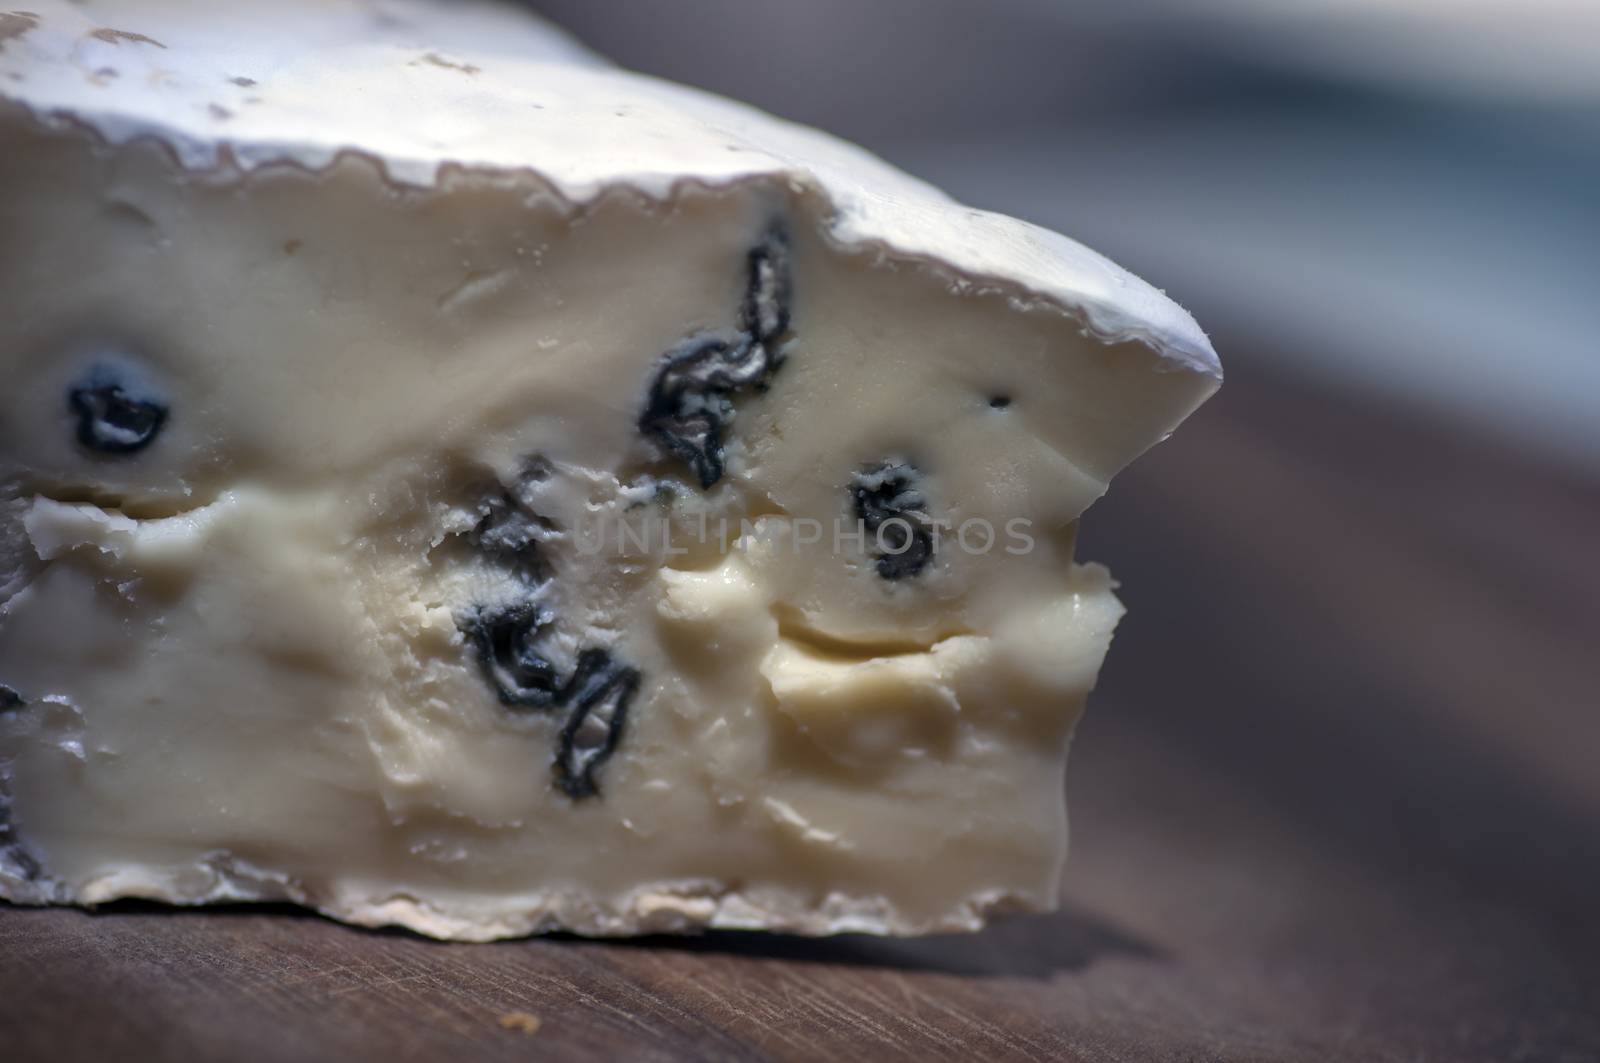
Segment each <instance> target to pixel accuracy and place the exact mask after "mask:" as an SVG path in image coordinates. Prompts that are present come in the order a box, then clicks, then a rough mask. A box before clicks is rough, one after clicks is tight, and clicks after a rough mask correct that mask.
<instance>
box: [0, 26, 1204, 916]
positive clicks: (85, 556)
mask: <svg viewBox="0 0 1600 1063" xmlns="http://www.w3.org/2000/svg"><path fill="white" fill-rule="evenodd" d="M0 234H3V239H0V303H3V305H4V306H5V307H6V308H7V311H6V313H5V314H3V315H0V378H3V380H4V387H3V389H0V897H4V898H7V899H10V900H12V901H15V902H19V903H79V904H94V903H98V902H102V901H107V900H110V899H113V898H118V897H145V898H156V899H161V900H166V901H172V902H177V903H203V902H211V901H238V900H289V901H293V902H297V903H299V904H303V905H308V906H312V907H315V908H317V909H319V910H321V911H323V912H326V913H328V914H330V915H332V916H335V917H337V918H339V919H344V920H348V921H351V922H355V923H363V924H401V925H404V926H407V927H410V928H412V929H414V930H417V931H420V932H422V933H425V934H431V935H436V936H440V937H449V938H461V939H489V938H496V937H503V936H508V935H517V934H525V933H530V932H538V931H545V930H552V929H565V930H571V931H576V932H579V933H584V934H633V933H646V932H657V931H677V930H685V929H693V928H699V927H744V928H766V929H774V930H785V931H793V932H799V933H806V934H822V933H830V932H838V931H867V932H873V933H896V934H910V933H922V932H931V931H943V930H952V929H971V928H975V927H977V926H980V925H981V924H982V923H983V921H984V920H985V919H986V918H987V917H988V916H989V915H990V914H991V913H994V912H996V911H1001V910H1015V909H1032V910H1040V909H1049V908H1051V907H1053V906H1054V905H1055V903H1056V899H1057V887H1058V879H1059V875H1060V870H1061V865H1062V860H1063V856H1064V852H1065V845H1066V818H1065V809H1064V807H1063V796H1062V793H1063V791H1062V785H1063V771H1064V763H1065V756H1066V750H1067V744H1068V739H1069V737H1070V735H1071V732H1072V729H1073V725H1074V723H1075V721H1076V720H1077V719H1078V716H1079V714H1080V712H1081V710H1082V707H1083V703H1084V698H1085V696H1086V695H1087V693H1088V692H1089V690H1090V688H1091V686H1092V685H1093V683H1094V679H1095V673H1096V671H1097V669H1098V667H1099V664H1100V661H1101V659H1102V657H1103V655H1104V654H1105V652H1106V649H1107V646H1108V644H1109V641H1110V638H1111V633H1112V629H1113V627H1114V626H1115V624H1116V622H1117V618H1118V616H1119V615H1120V612H1121V609H1120V606H1119V605H1118V603H1117V601H1116V598H1115V597H1114V596H1113V593H1112V583H1111V580H1110V578H1109V577H1108V575H1107V574H1106V572H1105V571H1104V570H1103V569H1100V568H1098V567H1095V566H1093V565H1083V566H1080V565H1078V564H1076V563H1075V562H1074V560H1073V541H1074V536H1075V532H1076V529H1077V526H1078V523H1077V522H1078V519H1079V517H1080V515H1081V514H1082V513H1083V512H1084V510H1085V509H1086V508H1087V507H1088V506H1089V505H1090V504H1091V503H1092V502H1093V501H1094V500H1095V499H1096V498H1098V497H1099V496H1100V495H1101V493H1102V492H1103V491H1104V490H1105V488H1106V484H1107V482H1108V481H1109V480H1110V478H1111V476H1112V475H1113V474H1114V473H1115V472H1116V471H1117V470H1118V469H1120V468H1121V467H1122V466H1123V465H1125V464H1126V463H1127V462H1129V461H1130V460H1132V459H1133V458H1134V457H1135V456H1137V455H1138V454H1139V453H1140V452H1142V451H1143V450H1145V449H1146V448H1148V447H1149V446H1151V445H1152V444H1154V443H1156V442H1157V441H1159V440H1161V439H1163V438H1164V437H1165V436H1166V435H1167V434H1168V433H1169V432H1171V431H1172V429H1173V428H1174V426H1176V425H1177V424H1178V423H1179V422H1180V421H1181V420H1183V418H1184V417H1185V416H1187V415H1188V414H1189V413H1190V412H1191V411H1192V410H1194V409H1195V407H1197V406H1198V405H1199V404H1200V403H1201V402H1203V401H1204V400H1205V399H1206V398H1207V397H1208V396H1209V395H1210V394H1211V393H1212V392H1213V391H1214V390H1215V388H1216V387H1217V385H1218V383H1219V381H1220V377H1221V370H1220V367H1219V365H1218V363H1217V360H1216V356H1215V355H1214V354H1213V352H1212V350H1211V347H1210V345H1209V344H1208V342H1207V340H1206V338H1205V336H1204V334H1203V333H1201V332H1200V330H1199V329H1198V328H1197V327H1196V326H1195V324H1194V322H1193V321H1192V320H1191V319H1190V318H1189V316H1188V315H1187V314H1185V313H1184V312H1183V311H1182V310H1181V309H1180V308H1179V307H1177V306H1176V305H1175V304H1173V303H1172V302H1171V301H1169V300H1168V299H1167V298H1165V297H1164V296H1163V295H1162V294H1161V293H1159V292H1158V291H1156V290H1155V289H1153V288H1151V287H1149V286H1148V285H1146V284H1144V283H1142V282H1141V281H1139V280H1137V279H1136V278H1134V277H1132V276H1130V275H1128V274H1127V273H1125V272H1123V271H1122V270H1120V269H1118V268H1117V267H1116V266H1114V265H1112V264H1111V263H1109V262H1108V261H1106V260H1105V259H1103V258H1101V257H1100V256H1098V255H1096V254H1094V253H1092V252H1090V251H1088V250H1086V249H1084V248H1083V247H1081V246H1080V245H1078V244H1076V243H1073V242H1072V241H1070V240H1068V239H1066V238H1064V237H1061V236H1058V235H1055V234H1053V233H1049V232H1045V231H1042V230H1040V229H1037V228H1035V227H1032V226H1030V225H1027V224H1025V223H1023V222H1020V221H1016V220H1013V219H1009V218H1005V217H1001V216H998V215H995V214H990V213H985V212H982V211H977V210H970V209H967V208H965V207H962V206H960V205H958V204H956V203H954V202H952V201H951V200H949V199H948V198H946V197H945V196H944V195H942V194H941V193H939V192H938V191H936V190H935V189H933V188H931V187H929V186H928V185H925V184H923V183H921V182H918V181H916V180H914V179H912V178H910V177H907V176H905V175H903V174H901V173H899V172H897V171H895V170H893V169H891V168H889V167H888V166H886V165H885V164H884V163H882V162H880V161H878V160H877V159H875V158H873V157H872V156H870V155H868V154H867V153H865V152H863V151H862V150H860V149H858V148H855V147H852V146H850V145H848V144H844V143H841V142H840V141H837V140H834V139H831V138H829V137H827V136H825V135H823V134H820V133H817V132H813V131H811V130H808V129H803V128H799V127H796V126H793V125H790V124H787V123H784V122H781V121H779V120H776V119H774V118H771V117H769V116H767V115H764V114H761V113H759V112H757V111H754V110H752V109H750V108H747V107H744V106H742V105H739V104H736V103H732V102H729V101H726V100H722V99H718V98H715V97H712V96H709V95H706V94H704V93H701V92H698V91H694V90H691V89H687V88H682V87H679V86H676V85H671V84H666V83H663V82H660V81H656V80H653V79H650V78H646V77H641V76H637V75H634V74H629V73H626V72H622V71H619V70H616V69H614V68H612V67H610V66H608V65H606V64H605V63H603V62H602V61H600V60H598V59H596V58H594V57H593V56H592V55H590V54H589V53H587V52H586V51H585V50H584V49H582V48H581V47H580V46H579V45H577V44H575V43H573V42H572V41H570V40H569V39H567V38H566V37H564V36H562V35H561V34H559V33H558V32H556V31H554V30H552V29H551V28H549V27H548V26H545V25H544V24H542V23H540V22H538V21H536V20H535V19H533V18H531V17H529V16H527V15H525V14H523V13H521V12H520V11H518V10H515V9H512V8H501V7H497V6H490V5H478V4H450V5H442V4H441V5H438V6H431V5H427V4H422V3H413V2H399V0H391V2H383V3H378V2H370V3H366V2H359V0H330V2H312V0H272V2H267V0H248V2H241V3H234V4H228V5H214V4H210V3H203V2H200V0H184V2H162V3H157V2H142V3H141V2H132V0H100V2H97V3H95V4H92V5H87V6H79V5H75V4H72V3H66V2H61V0H32V2H31V4H30V10H29V12H27V13H20V12H14V13H10V14H3V15H0Z"/></svg>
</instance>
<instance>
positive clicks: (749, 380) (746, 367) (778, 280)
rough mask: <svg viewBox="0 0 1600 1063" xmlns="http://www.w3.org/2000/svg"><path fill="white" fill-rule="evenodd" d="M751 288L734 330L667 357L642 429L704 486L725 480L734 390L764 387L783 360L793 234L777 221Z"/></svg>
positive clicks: (759, 252)
mask: <svg viewBox="0 0 1600 1063" xmlns="http://www.w3.org/2000/svg"><path fill="white" fill-rule="evenodd" d="M745 274H746V281H745V295H744V300H743V303H742V304H741V306H740V308H739V331H738V333H737V334H735V335H731V336H730V335H726V334H722V335H719V334H716V333H705V334H701V335H698V336H691V337H690V338H689V339H687V340H685V341H684V342H683V343H682V344H680V345H679V346H678V348H677V349H676V350H674V351H672V352H671V353H669V354H668V355H667V356H666V358H665V359H664V360H663V362H662V365H661V368H660V370H658V371H657V373H656V376H655V379H654V380H653V381H652V382H651V385H650V393H649V397H648V399H647V400H646V403H645V409H644V413H643V414H642V415H641V416H640V418H639V430H640V431H641V432H643V433H644V434H645V435H646V436H648V437H650V438H652V439H654V440H655V441H656V442H657V443H659V444H660V445H661V446H662V447H664V448H665V449H666V450H667V451H668V452H669V453H671V454H673V455H675V456H676V457H678V458H679V459H681V460H682V461H684V462H685V463H686V464H688V466H689V467H690V468H691V469H693V470H694V474H695V477H696V478H697V479H698V480H699V481H700V486H701V487H702V488H709V487H711V486H712V485H713V484H715V483H716V482H717V481H718V480H720V479H722V473H723V446H722V441H723V433H724V432H725V431H726V429H727V427H728V423H729V422H730V421H731V420H732V419H733V415H734V403H733V396H734V395H736V394H738V393H739V392H743V391H749V390H755V391H764V390H765V389H766V386H767V383H768V381H770V380H771V378H772V375H773V374H774V373H776V372H777V371H778V369H779V367H780V366H782V364H783V360H784V353H785V352H784V349H783V346H782V345H781V340H782V339H783V337H784V335H785V334H786V333H787V332H788V331H789V306H790V299H791V276H790V265H789V239H788V236H787V234H786V233H785V231H784V229H783V228H782V226H780V225H773V226H772V227H771V228H770V229H768V230H767V232H766V235H765V236H763V237H762V239H761V241H760V242H759V243H758V244H756V246H755V247H753V248H751V249H750V252H749V254H748V255H747V256H746V258H745Z"/></svg>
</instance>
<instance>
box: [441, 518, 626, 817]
mask: <svg viewBox="0 0 1600 1063" xmlns="http://www.w3.org/2000/svg"><path fill="white" fill-rule="evenodd" d="M553 530H554V526H553V525H552V524H551V522H550V521H549V520H547V519H545V518H544V517H541V516H539V515H538V514H536V513H534V512H532V511H531V510H529V509H528V508H527V507H526V506H524V505H522V504H521V503H520V502H519V501H517V500H516V499H515V498H514V497H513V496H512V495H510V494H509V493H508V494H503V495H500V496H499V497H496V498H493V499H491V500H490V501H489V502H488V503H487V504H486V505H485V507H484V515H483V517H482V518H481V519H480V520H479V521H478V523H477V524H476V525H474V526H473V528H472V530H471V531H469V532H467V533H466V535H467V541H468V543H469V544H470V545H471V546H472V547H473V548H474V549H475V550H476V551H477V552H478V553H479V554H480V555H481V556H482V557H484V558H486V559H488V560H490V561H493V562H494V563H496V564H498V565H502V566H506V567H508V568H509V569H510V570H511V571H512V572H513V573H514V574H515V575H516V576H517V578H518V579H519V580H521V581H522V582H523V583H524V584H526V585H527V587H528V591H527V594H526V595H525V596H524V597H523V598H522V599H520V600H518V601H516V602H513V603H511V604H510V605H504V606H500V607H498V608H494V609H486V608H481V607H480V608H478V609H476V610H474V611H473V612H472V613H471V614H470V615H469V616H467V617H465V618H463V619H462V621H461V626H462V629H463V630H464V631H465V632H466V634H467V636H468V638H470V639H471V640H472V643H473V645H474V646H475V647H476V650H477V656H478V663H479V665H480V667H481V668H482V669H483V673H484V676H485V677H486V678H487V679H488V681H489V684H490V685H491V686H492V687H494V691H495V693H496V694H497V695H498V696H499V698H500V702H501V704H503V705H505V706H506V707H508V708H511V709H518V710H523V709H533V710H550V709H563V710H566V711H567V717H566V720H565V722H564V723H563V725H562V727H561V732H560V739H559V743H558V746H557V749H556V756H555V762H554V764H553V766H552V774H553V777H554V780H555V784H556V787H557V788H558V789H560V790H561V792H562V793H564V794H566V795H567V796H568V797H570V798H572V799H573V800H578V799H580V798H584V797H595V796H597V795H598V794H599V792H600V791H599V786H598V784H597V782H596V780H595V773H596V772H597V771H598V770H599V769H600V767H601V765H603V764H604V763H605V762H606V761H607V760H608V759H610V757H611V755H612V754H613V753H615V752H616V749H617V746H618V744H619V743H620V742H621V741H622V733H623V729H624V727H625V726H626V724H627V719H628V708H629V705H630V704H631V702H632V700H633V696H634V694H635V693H636V692H637V691H638V689H639V682H640V679H641V676H640V673H639V671H638V670H637V669H634V668H630V667H627V666H626V665H623V664H620V663H618V662H617V661H615V660H614V659H613V658H612V656H611V654H610V653H609V652H608V651H606V650H602V649H594V648H590V649H585V650H583V651H581V652H580V653H579V654H578V660H577V663H576V666H575V667H574V668H573V670H572V673H571V674H570V675H567V676H563V675H562V674H561V669H560V668H559V667H558V666H557V665H556V664H555V662H554V661H552V660H551V658H550V657H549V656H547V654H546V649H545V645H544V644H545V642H546V640H547V639H548V638H549V636H550V635H551V634H552V633H553V630H554V627H555V622H556V618H555V615H554V614H553V613H551V612H550V611H549V610H547V609H545V608H544V607H543V606H542V605H540V604H539V601H538V595H539V593H540V591H541V590H542V589H543V588H544V587H545V586H546V585H547V584H548V583H549V581H550V580H551V579H552V578H553V574H552V573H551V571H550V567H549V565H548V564H547V563H546V562H545V560H544V558H543V557H541V556H540V554H539V542H540V538H541V533H542V532H545V531H553Z"/></svg>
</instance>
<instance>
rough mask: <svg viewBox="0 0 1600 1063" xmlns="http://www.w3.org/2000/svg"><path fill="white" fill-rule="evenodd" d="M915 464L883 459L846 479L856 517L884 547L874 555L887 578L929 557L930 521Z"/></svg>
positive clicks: (913, 569)
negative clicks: (849, 480) (883, 460)
mask: <svg viewBox="0 0 1600 1063" xmlns="http://www.w3.org/2000/svg"><path fill="white" fill-rule="evenodd" d="M918 476H919V474H918V472H917V470H916V468H915V467H914V466H912V465H910V464H908V463H906V462H899V461H885V462H881V463H880V464H878V465H875V466H868V467H867V468H864V469H862V470H861V471H859V472H857V473H856V475H855V479H854V480H852V481H851V483H850V499H851V502H852V504H853V508H854V509H855V514H856V519H857V520H859V521H861V523H862V525H863V526H864V527H865V528H866V531H867V534H869V535H871V536H873V537H874V538H875V539H876V540H877V542H878V543H879V545H880V546H881V547H882V549H880V551H879V552H878V553H876V554H875V555H874V556H875V557H876V560H877V569H878V575H879V576H881V577H883V578H884V579H886V580H901V579H905V578H907V577H908V576H915V575H916V574H917V573H919V572H921V571H922V570H923V569H924V568H926V567H927V566H928V562H929V561H931V560H933V549H934V542H933V531H934V528H933V522H932V521H931V520H929V518H928V511H927V503H926V501H925V500H924V499H923V497H922V495H921V493H920V492H919V491H918V490H917V488H916V481H917V479H918Z"/></svg>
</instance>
